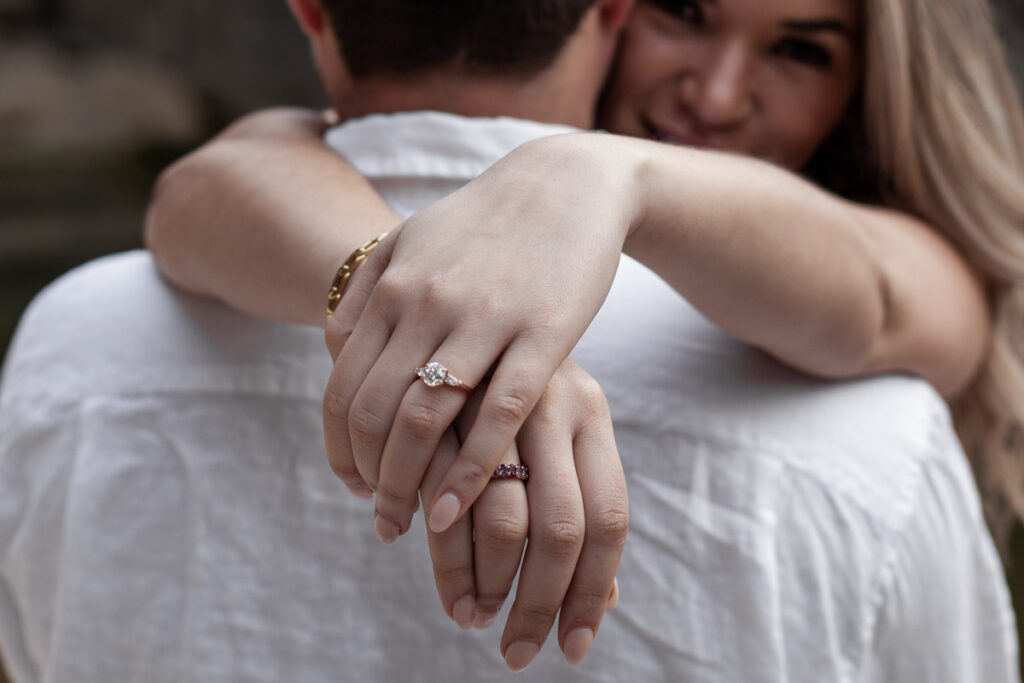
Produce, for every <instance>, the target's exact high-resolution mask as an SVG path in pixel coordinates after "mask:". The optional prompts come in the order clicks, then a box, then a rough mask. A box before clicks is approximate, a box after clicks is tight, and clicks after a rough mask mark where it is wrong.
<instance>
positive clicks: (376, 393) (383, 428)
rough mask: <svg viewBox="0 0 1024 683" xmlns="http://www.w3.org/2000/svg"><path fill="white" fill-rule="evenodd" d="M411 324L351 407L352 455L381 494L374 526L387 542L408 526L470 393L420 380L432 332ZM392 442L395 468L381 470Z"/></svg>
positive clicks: (400, 332) (397, 336)
mask: <svg viewBox="0 0 1024 683" xmlns="http://www.w3.org/2000/svg"><path fill="white" fill-rule="evenodd" d="M412 325H413V323H409V324H406V325H403V324H401V323H400V324H399V328H398V329H397V330H396V331H395V333H394V334H393V335H392V337H391V339H390V340H389V341H388V344H387V346H386V347H385V348H384V350H383V351H382V352H381V354H380V357H379V358H378V359H377V361H376V363H374V365H373V368H372V369H371V370H370V372H369V373H368V374H367V376H366V378H365V379H364V380H363V384H362V386H360V387H359V390H358V392H357V393H356V396H355V398H354V399H353V401H352V406H351V408H350V410H349V419H348V437H349V440H350V444H351V453H352V459H353V461H354V463H355V467H356V469H357V470H358V472H359V473H360V475H361V476H362V478H363V479H364V480H365V481H366V483H367V485H369V487H370V488H372V489H373V490H374V491H375V493H376V494H377V501H376V508H375V512H376V514H375V517H374V529H375V530H376V532H377V536H378V537H379V538H380V539H381V540H382V541H383V542H385V543H391V542H393V541H394V540H395V539H396V538H398V536H400V535H401V534H404V533H405V532H406V531H408V529H409V526H410V525H411V523H412V517H413V515H414V514H415V512H416V504H417V492H418V490H419V488H420V484H421V481H422V479H423V474H424V472H425V471H426V469H427V465H428V464H429V462H430V458H431V457H432V456H433V454H434V452H435V451H436V450H437V446H438V442H439V441H440V439H441V435H442V434H443V433H444V431H445V430H446V429H448V427H449V426H450V425H451V422H452V420H453V419H455V416H456V415H457V414H458V412H459V410H460V409H461V407H462V404H463V403H464V401H465V396H466V393H465V392H462V391H458V390H454V389H453V388H452V387H439V389H440V390H441V391H440V392H439V393H436V392H431V391H430V390H429V389H428V388H427V387H426V386H424V385H423V383H422V382H420V381H419V380H418V379H417V377H416V365H417V362H416V359H419V358H422V357H423V356H424V355H425V353H424V351H423V345H424V344H425V343H427V344H429V337H427V333H425V332H420V331H408V330H410V327H411V326H412ZM343 356H344V354H343ZM343 356H342V357H339V363H340V362H341V361H342V360H343ZM410 397H413V398H410ZM396 439H398V441H397V443H398V444H400V445H398V446H396V445H395V444H396ZM388 443H391V448H392V455H391V460H390V462H391V467H390V469H387V468H384V469H382V463H383V455H384V454H385V452H386V450H385V447H386V444H388ZM401 444H405V446H404V447H403V446H402V445H401ZM396 447H397V448H398V449H399V450H398V453H397V454H395V453H394V450H395V448H396Z"/></svg>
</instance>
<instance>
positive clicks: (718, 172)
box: [623, 143, 889, 377]
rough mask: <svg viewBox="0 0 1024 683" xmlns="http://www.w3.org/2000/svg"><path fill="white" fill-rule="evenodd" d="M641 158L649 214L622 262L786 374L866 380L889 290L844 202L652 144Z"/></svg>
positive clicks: (751, 165) (727, 162) (791, 181)
mask: <svg viewBox="0 0 1024 683" xmlns="http://www.w3.org/2000/svg"><path fill="white" fill-rule="evenodd" d="M680 152H688V153H682V154H681V153H680ZM642 153H643V154H644V157H645V158H642V159H641V160H640V161H639V162H638V166H637V167H636V169H635V174H636V176H635V177H636V179H637V180H636V187H637V188H638V189H639V191H640V192H641V196H642V199H641V205H642V206H643V207H644V208H643V212H642V215H641V216H640V220H638V221H637V222H636V223H635V225H634V228H633V229H632V230H631V231H630V233H629V235H628V236H627V238H626V240H625V243H624V247H623V250H624V251H625V252H626V253H628V254H630V255H631V256H633V257H635V258H636V259H637V260H639V261H641V262H642V263H644V264H645V265H647V266H648V267H649V268H651V269H652V270H654V271H655V272H656V273H658V274H659V275H661V276H662V277H663V278H664V279H665V280H666V281H667V282H668V283H669V284H671V285H672V286H673V287H674V288H676V289H677V290H678V291H680V292H681V293H682V294H683V295H684V296H685V297H686V298H687V300H689V301H690V302H691V303H692V304H693V305H694V306H695V307H696V308H698V309H699V310H701V311H702V312H703V313H704V314H705V315H707V316H708V317H709V318H710V319H711V320H713V321H714V322H715V323H717V324H718V325H719V326H721V327H722V328H723V329H725V330H727V331H729V332H730V333H732V334H733V335H735V336H736V337H737V338H739V339H741V340H743V341H745V342H748V343H750V344H752V345H755V346H758V347H760V348H762V349H764V350H766V351H768V352H769V353H771V354H772V355H774V356H776V357H777V358H779V359H780V360H782V361H783V362H786V363H788V364H791V365H793V366H794V367H798V368H800V369H802V370H805V371H807V372H811V373H814V374H818V375H823V376H827V377H845V376H850V375H853V374H858V373H860V372H864V371H865V370H866V369H867V367H868V364H869V362H870V359H871V357H872V354H873V350H874V347H875V345H876V344H877V343H878V341H879V339H880V338H881V335H882V333H883V330H884V329H885V328H886V324H887V315H888V313H889V311H888V308H887V307H888V302H887V296H888V295H887V288H888V286H889V285H888V283H887V281H886V278H885V273H884V271H883V270H882V269H881V268H880V265H879V263H880V260H879V258H878V256H877V254H876V253H875V251H874V250H875V246H876V245H875V244H874V243H873V242H872V241H871V239H870V238H869V236H868V235H867V234H866V233H865V231H864V230H863V228H862V226H861V224H860V223H859V222H858V220H857V218H856V216H855V214H853V213H852V212H850V211H849V210H848V209H847V208H846V205H845V203H844V202H843V201H842V200H840V199H838V198H835V197H832V196H830V195H827V194H826V193H824V192H821V191H819V190H817V189H816V188H814V187H812V186H811V185H809V184H808V183H806V182H805V181H804V180H802V179H800V178H798V177H797V176H794V175H793V174H791V173H788V172H785V171H782V170H780V169H777V168H775V167H773V166H770V165H768V164H765V163H761V162H756V161H753V160H751V159H747V158H740V157H734V156H728V155H723V154H708V153H703V152H699V151H693V150H680V149H673V148H669V147H667V146H664V145H655V144H649V143H648V144H646V145H644V149H643V152H642ZM681 218H683V220H680V219H681Z"/></svg>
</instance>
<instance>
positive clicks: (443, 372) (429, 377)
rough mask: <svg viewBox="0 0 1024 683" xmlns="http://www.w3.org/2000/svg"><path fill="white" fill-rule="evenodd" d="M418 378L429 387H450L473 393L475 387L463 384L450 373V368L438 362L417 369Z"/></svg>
mask: <svg viewBox="0 0 1024 683" xmlns="http://www.w3.org/2000/svg"><path fill="white" fill-rule="evenodd" d="M416 376H417V377H419V378H420V379H422V380H423V383H424V384H426V385H427V386H428V387H439V386H449V387H453V388H455V389H462V390H463V391H467V392H472V391H473V387H471V386H467V385H465V384H463V383H462V380H460V379H459V378H458V377H456V376H455V375H453V374H452V373H450V372H448V368H446V367H445V366H443V365H441V364H440V363H437V362H430V363H427V364H426V365H424V366H423V367H422V368H416Z"/></svg>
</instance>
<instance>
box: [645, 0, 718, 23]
mask: <svg viewBox="0 0 1024 683" xmlns="http://www.w3.org/2000/svg"><path fill="white" fill-rule="evenodd" d="M647 4H649V5H654V6H655V7H657V8H658V9H660V10H661V11H662V12H664V13H665V14H669V15H671V16H673V17H675V18H676V19H679V20H680V21H685V22H687V23H689V24H696V25H698V26H700V25H702V24H703V23H704V11H703V10H702V9H701V6H700V2H698V1H697V0H647Z"/></svg>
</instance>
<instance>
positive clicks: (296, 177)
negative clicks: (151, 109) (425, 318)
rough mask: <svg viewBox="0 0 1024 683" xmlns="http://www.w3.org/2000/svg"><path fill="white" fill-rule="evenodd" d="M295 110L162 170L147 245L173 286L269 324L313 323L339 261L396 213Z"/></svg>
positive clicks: (231, 131)
mask: <svg viewBox="0 0 1024 683" xmlns="http://www.w3.org/2000/svg"><path fill="white" fill-rule="evenodd" d="M326 126H327V124H326V121H325V119H324V117H322V116H320V115H318V114H316V113H314V112H310V111H307V110H301V109H274V110H268V111H265V112H260V113H257V114H253V115H251V116H248V117H246V118H244V119H242V120H240V121H238V122H237V123H235V124H234V125H232V126H231V127H230V128H228V129H227V130H225V131H224V132H223V133H221V134H220V135H219V136H217V138H215V139H214V140H213V141H212V142H211V143H209V144H207V145H205V146H203V147H202V148H200V149H199V150H197V151H196V152H193V153H192V154H190V155H188V156H187V157H185V158H184V159H182V160H180V161H178V162H177V163H176V164H174V165H173V166H171V167H170V168H168V169H167V170H166V171H164V173H163V174H162V175H161V176H160V178H159V179H158V181H157V185H156V188H155V189H154V192H153V197H152V201H151V204H150V209H149V212H148V215H147V217H146V232H145V237H146V245H147V246H148V247H149V249H150V250H151V251H152V252H153V255H154V257H155V259H156V262H157V265H158V266H159V267H160V270H161V271H162V272H163V273H164V275H165V276H167V278H168V279H170V280H171V281H172V282H174V283H175V284H176V285H178V286H179V287H181V288H182V289H185V290H188V291H190V292H193V293H196V294H202V295H205V296H213V297H217V298H219V299H221V300H223V301H225V302H226V303H228V304H230V305H231V306H234V307H235V308H238V309H240V310H242V311H245V312H247V313H250V314H252V315H256V316H259V317H262V318H268V319H271V320H278V321H285V322H296V323H304V324H308V325H316V326H319V327H323V326H324V324H325V322H326V311H325V307H326V304H327V290H328V289H329V288H330V284H331V280H332V279H333V278H334V274H335V271H337V269H338V267H339V266H340V265H341V264H342V262H343V261H344V260H345V258H346V257H347V256H348V255H349V254H350V253H351V252H352V251H353V250H354V249H355V248H356V247H358V246H359V245H360V244H362V243H364V242H366V241H367V240H368V239H370V238H371V237H374V236H376V235H379V234H380V233H382V232H386V231H387V230H390V229H391V228H392V227H394V226H395V225H397V224H398V222H399V220H400V219H399V217H398V216H397V215H395V214H394V213H393V212H392V211H391V209H389V208H388V206H387V204H385V203H384V201H383V200H382V199H381V198H380V197H379V196H378V195H377V193H376V192H375V191H374V190H373V188H372V187H371V186H370V184H369V183H368V182H367V181H366V180H364V179H363V178H362V176H360V175H359V174H358V173H356V172H355V171H354V170H352V168H351V167H349V166H348V165H347V164H346V163H345V162H344V160H342V159H341V158H340V157H339V156H338V155H337V154H335V153H334V152H333V151H331V150H330V149H329V148H328V147H327V146H326V145H324V143H323V141H322V135H323V132H324V130H325V129H326Z"/></svg>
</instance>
